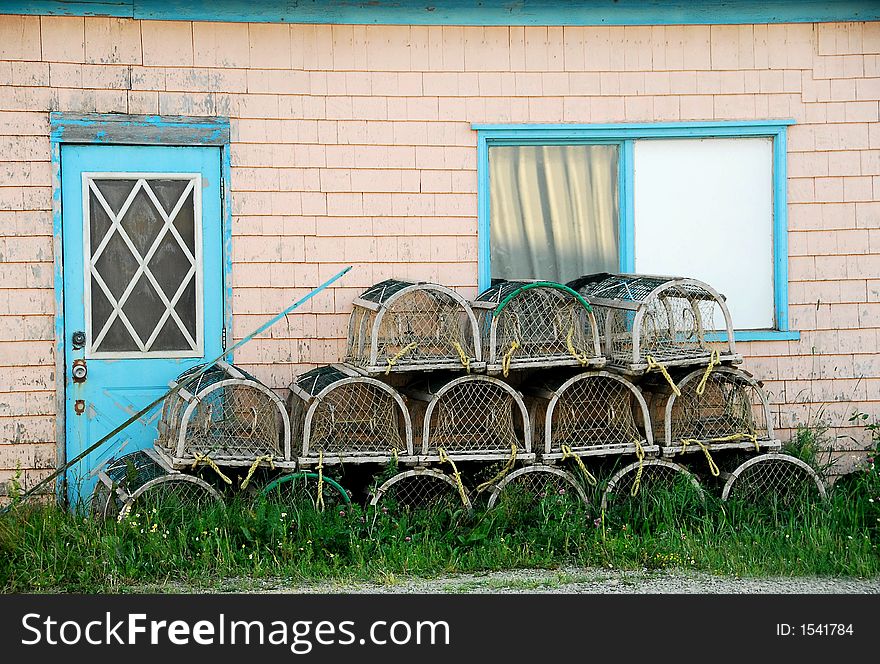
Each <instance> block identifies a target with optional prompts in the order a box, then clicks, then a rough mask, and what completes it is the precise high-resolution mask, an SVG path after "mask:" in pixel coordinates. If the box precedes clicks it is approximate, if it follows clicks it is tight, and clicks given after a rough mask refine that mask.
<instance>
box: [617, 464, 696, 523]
mask: <svg viewBox="0 0 880 664" xmlns="http://www.w3.org/2000/svg"><path fill="white" fill-rule="evenodd" d="M676 483H681V484H683V485H684V486H686V487H687V488H689V489H691V490H692V491H693V493H694V495H695V496H696V497H697V499H698V500H699V501H700V503H701V504H702V505H705V501H706V495H705V493H704V491H703V487H702V485H701V484H700V481H699V480H698V479H697V477H696V476H695V475H694V474H693V473H691V472H690V471H689V470H688V469H687V468H685V467H684V466H682V465H680V464H677V463H674V462H672V461H667V460H666V459H645V460H644V461H641V460H640V461H637V462H635V463H631V464H629V465H627V466H624V467H623V468H621V469H620V470H618V471H617V472H616V473H615V474H614V475H613V476H612V477H611V479H610V480H608V484H606V485H605V490H604V491H603V492H602V503H601V506H602V511H603V512H605V511H606V510H608V509H609V508H610V507H611V505H612V504H614V503H615V502H619V501H620V500H629V499H631V498H635V497H637V496H638V495H639V494H643V495H644V494H646V493H647V494H650V493H651V492H653V491H656V490H658V489H669V488H671V487H673V486H674V485H675V484H676Z"/></svg>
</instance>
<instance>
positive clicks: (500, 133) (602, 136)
mask: <svg viewBox="0 0 880 664" xmlns="http://www.w3.org/2000/svg"><path fill="white" fill-rule="evenodd" d="M792 124H794V120H766V121H765V120H759V121H743V122H674V123H646V124H594V125H579V124H556V125H553V124H551V125H495V124H473V125H472V128H473V129H475V130H476V131H477V172H478V180H479V186H478V221H479V224H478V243H479V251H478V261H479V286H480V289H481V290H482V289H485V288H487V287H488V286H489V284H490V281H491V264H490V261H491V246H490V229H489V218H490V215H489V212H490V211H489V198H490V197H489V148H490V147H492V146H497V145H572V144H578V143H590V144H595V143H612V144H617V145H619V146H620V159H619V175H618V177H619V191H620V235H619V237H620V244H619V246H620V270H621V271H622V272H632V271H633V270H634V268H635V242H634V239H635V215H634V207H633V179H634V175H633V174H634V170H633V146H634V142H635V141H636V140H639V139H651V138H655V139H657V138H667V139H669V138H725V137H726V138H744V137H769V138H771V139H772V140H773V275H774V293H773V299H774V309H775V319H776V326H775V328H774V329H771V330H739V331H737V332H736V340H737V341H755V340H764V339H767V340H785V339H789V340H794V339H799V338H800V334H799V333H798V332H797V331H794V330H789V328H788V206H787V197H786V182H787V176H786V153H787V148H786V128H787V127H788V126H789V125H792Z"/></svg>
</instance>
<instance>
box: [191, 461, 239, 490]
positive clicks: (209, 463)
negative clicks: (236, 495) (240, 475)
mask: <svg viewBox="0 0 880 664" xmlns="http://www.w3.org/2000/svg"><path fill="white" fill-rule="evenodd" d="M200 463H203V464H205V465H206V466H208V467H209V468H212V469H213V470H214V472H215V473H217V474H218V475H219V476H220V479H221V480H223V481H224V482H226V483H227V484H232V480H231V479H229V478H228V477H226V475H224V474H223V471H222V470H220V467H219V466H218V465H217V464H216V463H214V459H212V458H211V457H210V456H208V455H207V454H196V455H195V461H193V464H192V467H191V468H190V470H195V469H196V466H198V465H199V464H200Z"/></svg>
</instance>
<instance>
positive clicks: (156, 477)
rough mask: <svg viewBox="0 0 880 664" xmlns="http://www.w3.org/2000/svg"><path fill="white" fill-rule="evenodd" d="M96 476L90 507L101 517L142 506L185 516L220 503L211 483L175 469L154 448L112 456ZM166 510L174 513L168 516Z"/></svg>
mask: <svg viewBox="0 0 880 664" xmlns="http://www.w3.org/2000/svg"><path fill="white" fill-rule="evenodd" d="M97 476H98V482H97V483H96V484H95V489H94V492H93V493H92V499H91V505H90V509H91V513H92V516H94V517H95V518H98V519H101V520H118V521H122V520H124V519H125V518H126V517H128V516H129V515H130V514H131V513H132V511H133V510H137V509H139V508H140V506H142V505H143V506H144V507H145V508H146V507H153V508H154V509H156V510H158V511H161V512H163V514H162V516H163V517H168V516H173V517H176V518H179V519H185V518H187V517H189V516H191V510H192V509H197V508H199V507H202V506H208V505H216V504H222V502H223V499H222V497H221V496H220V494H219V493H218V492H217V490H216V489H214V488H213V487H212V486H211V485H210V484H208V483H207V482H205V481H204V480H202V479H201V478H198V477H196V476H194V475H188V474H186V473H181V472H180V471H178V470H175V469H174V468H172V467H171V466H170V465H169V464H168V462H167V461H166V460H165V459H164V458H162V456H161V455H159V454H158V453H156V451H155V450H153V449H145V450H139V451H137V452H132V453H130V454H126V455H124V456H121V457H119V458H118V459H113V460H111V461H110V462H109V463H108V464H107V465H106V466H105V467H104V468H103V469H101V470H100V471H98V473H97ZM168 510H174V511H175V512H176V513H175V514H172V515H169V514H167V511H168ZM149 511H150V512H152V510H149ZM144 518H155V517H154V516H153V514H150V515H147V514H145V515H144Z"/></svg>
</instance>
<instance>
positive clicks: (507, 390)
mask: <svg viewBox="0 0 880 664" xmlns="http://www.w3.org/2000/svg"><path fill="white" fill-rule="evenodd" d="M516 419H519V420H520V421H519V422H518V423H517V422H516ZM527 427H528V415H526V414H525V406H524V405H523V404H522V399H521V398H520V396H519V395H518V394H517V393H516V392H515V391H514V390H513V388H511V387H510V386H508V385H506V384H505V383H502V382H501V381H499V380H496V379H493V378H489V377H487V376H463V377H461V378H457V379H455V380H453V381H451V382H450V383H448V384H447V385H445V386H444V387H442V388H440V389H439V390H438V391H437V394H436V395H435V396H434V399H433V401H432V402H431V404H430V405H429V406H428V413H427V414H426V421H425V424H424V430H423V439H424V440H423V453H425V454H436V453H437V452H438V450H439V449H441V448H442V449H443V450H445V451H446V452H448V453H449V454H453V455H454V454H461V453H482V454H492V455H500V456H502V457H505V458H506V457H508V456H510V454H511V450H512V448H513V446H514V445H516V447H517V449H518V450H519V451H520V452H531V441H530V435H527V434H528V433H529V432H527V431H526V428H527ZM517 431H521V432H523V438H520V437H519V436H518V435H517Z"/></svg>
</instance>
